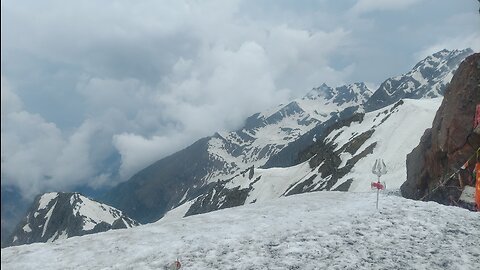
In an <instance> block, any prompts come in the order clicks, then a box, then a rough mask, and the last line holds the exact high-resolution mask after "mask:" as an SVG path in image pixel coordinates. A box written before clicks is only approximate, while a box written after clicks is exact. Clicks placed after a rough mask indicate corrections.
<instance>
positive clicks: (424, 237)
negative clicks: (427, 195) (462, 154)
mask: <svg viewBox="0 0 480 270" xmlns="http://www.w3.org/2000/svg"><path fill="white" fill-rule="evenodd" d="M479 243H480V215H479V213H474V212H469V211H467V210H465V209H460V208H456V207H448V206H443V205H439V204H436V203H433V202H418V201H411V200H407V199H404V198H401V197H397V196H394V195H388V194H381V196H380V209H379V210H375V193H372V192H366V193H354V192H345V193H342V192H313V193H308V194H300V195H295V196H289V197H284V198H280V199H275V200H272V201H269V202H267V203H261V204H256V205H247V206H242V207H237V208H231V209H225V210H221V211H216V212H212V213H208V214H203V215H196V216H191V217H187V218H183V219H181V220H178V219H171V220H168V219H162V220H160V221H158V222H156V223H152V224H148V225H143V226H138V227H135V228H132V229H129V230H120V231H109V232H105V233H99V234H95V235H85V236H81V237H73V238H70V239H65V240H60V241H56V242H54V243H37V244H31V245H25V246H18V247H9V248H4V249H2V250H1V266H2V269H166V268H165V267H166V266H167V265H169V264H171V263H172V262H173V261H174V260H175V259H176V258H178V259H179V260H180V262H181V263H182V265H183V267H182V269H186V270H187V269H195V270H202V269H209V270H210V269H356V270H360V269H429V270H432V269H452V270H453V269H455V270H457V269H467V270H468V269H472V270H474V269H475V270H476V269H478V267H479V266H480V244H479Z"/></svg>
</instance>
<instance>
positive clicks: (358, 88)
mask: <svg viewBox="0 0 480 270" xmlns="http://www.w3.org/2000/svg"><path fill="white" fill-rule="evenodd" d="M370 96H371V91H370V90H369V89H368V88H367V86H366V85H365V84H363V83H355V84H351V85H345V86H341V87H337V88H332V87H329V86H327V85H325V84H324V85H322V86H320V87H318V88H314V89H312V90H311V91H310V92H309V93H308V94H307V95H305V97H303V98H300V99H296V100H294V101H292V102H290V103H288V104H286V105H280V106H279V107H277V108H274V109H272V110H269V111H266V112H262V113H257V114H255V115H252V116H251V117H249V118H248V119H247V120H246V122H245V125H244V127H243V128H241V129H239V130H237V131H233V132H224V133H216V134H214V135H213V136H211V137H207V138H203V139H201V140H199V141H197V142H195V143H194V144H192V145H191V146H189V147H187V148H186V149H184V150H181V151H179V152H177V153H175V154H173V155H171V156H169V157H166V158H164V159H162V160H159V161H157V162H155V163H154V164H152V165H150V166H149V167H147V168H145V169H144V170H142V171H140V172H138V173H137V174H135V175H134V176H133V177H132V178H131V179H129V180H128V181H127V182H125V183H122V184H120V185H118V186H117V187H115V188H114V189H113V190H111V191H110V192H109V194H107V196H106V201H107V202H108V203H109V204H111V205H114V206H116V207H118V208H119V209H122V210H124V211H125V212H126V213H127V214H128V215H130V216H132V217H134V218H135V219H137V220H139V221H140V222H152V221H155V220H158V219H159V218H160V217H162V215H163V214H164V213H165V212H166V211H168V210H170V209H171V208H174V207H176V206H178V205H180V204H182V203H184V202H186V201H189V200H192V199H194V198H196V197H197V196H199V195H200V194H202V193H203V192H204V190H205V189H206V188H207V187H208V186H209V184H210V183H215V182H216V181H220V180H225V179H227V178H230V177H233V176H235V175H237V174H238V173H239V172H240V171H242V170H245V169H246V168H248V167H250V166H252V165H253V166H255V167H260V166H263V165H264V164H265V163H266V162H267V161H268V160H269V159H270V158H271V157H272V156H275V155H276V154H277V153H278V152H280V151H281V150H282V149H283V148H285V147H286V146H287V145H288V144H289V143H292V142H294V141H296V140H297V139H298V138H300V137H301V136H302V135H304V134H305V133H307V132H308V131H310V130H312V129H313V128H315V127H317V126H319V125H321V124H322V123H325V122H326V121H332V119H339V118H340V117H345V111H348V112H350V114H349V115H351V114H352V113H353V112H355V111H357V110H359V109H361V105H362V104H363V103H364V102H365V101H366V100H367V99H368V98H369V97H370ZM349 115H347V116H349Z"/></svg>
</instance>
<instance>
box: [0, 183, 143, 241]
mask: <svg viewBox="0 0 480 270" xmlns="http://www.w3.org/2000/svg"><path fill="white" fill-rule="evenodd" d="M138 225H139V223H138V222H137V221H135V220H133V219H131V218H129V217H127V216H126V215H124V214H123V213H122V211H120V210H118V209H115V208H113V207H111V206H108V205H106V204H103V203H99V202H96V201H93V200H91V199H89V198H87V197H85V196H83V195H81V194H79V193H61V192H51V193H45V194H43V195H41V196H38V197H37V199H36V200H35V202H34V203H33V205H32V208H31V209H30V210H29V212H28V213H27V216H26V217H25V218H24V220H23V221H22V222H21V223H20V224H19V225H18V226H17V228H16V229H15V231H14V232H13V234H12V235H11V236H10V238H9V240H8V242H7V245H22V244H30V243H35V242H53V241H56V240H59V239H66V238H69V237H72V236H79V235H85V234H91V233H97V232H103V231H107V230H110V229H120V228H131V227H134V226H138Z"/></svg>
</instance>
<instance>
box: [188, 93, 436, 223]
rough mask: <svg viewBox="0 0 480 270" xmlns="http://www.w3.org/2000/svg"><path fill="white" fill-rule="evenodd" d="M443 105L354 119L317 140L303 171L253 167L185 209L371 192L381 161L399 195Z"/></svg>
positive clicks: (405, 103) (403, 106)
mask: <svg viewBox="0 0 480 270" xmlns="http://www.w3.org/2000/svg"><path fill="white" fill-rule="evenodd" d="M441 100H442V99H441V98H437V99H422V100H410V99H407V100H401V101H399V102H397V103H396V104H394V105H390V106H387V107H385V108H383V109H380V110H377V111H373V112H369V113H358V114H355V115H354V116H352V117H351V118H349V119H345V120H343V121H339V122H338V123H337V124H335V125H333V126H331V127H330V128H329V130H327V131H326V132H325V133H324V135H323V136H320V137H318V138H316V142H315V143H314V144H313V145H312V146H311V147H310V148H307V149H306V150H305V151H304V152H303V153H302V154H301V160H300V161H299V164H298V165H295V166H291V167H286V168H268V169H263V168H256V167H254V166H251V167H250V168H248V169H246V170H245V171H242V172H240V173H238V174H237V175H236V176H234V177H232V178H229V179H225V180H224V181H217V182H214V183H211V184H210V185H209V186H208V188H206V189H205V191H204V192H203V194H201V195H200V196H198V197H197V198H195V199H194V200H192V201H190V202H187V203H186V204H185V205H186V206H183V207H182V209H183V211H185V214H186V215H193V214H199V213H205V212H209V211H213V210H217V209H222V208H228V207H232V206H238V205H242V204H248V203H253V202H259V201H265V200H271V199H273V198H277V197H280V196H286V195H292V194H296V193H304V192H310V191H318V190H340V191H367V190H370V183H371V182H372V181H375V180H376V178H375V176H374V175H373V174H372V172H371V168H372V165H373V164H374V162H375V160H376V159H377V158H383V159H384V161H385V163H386V164H387V168H388V174H387V175H386V176H384V178H383V180H384V181H385V182H386V184H387V186H388V188H389V189H393V190H395V189H398V188H399V187H400V185H401V184H402V183H403V182H404V181H405V179H406V177H407V172H406V166H405V162H406V156H407V154H408V153H410V151H411V150H412V149H413V148H414V147H415V146H416V145H417V144H418V142H419V141H420V138H421V136H422V134H423V132H424V130H425V129H426V128H428V127H429V126H430V125H431V123H432V121H433V118H434V116H435V112H436V111H437V109H438V107H439V106H440V103H441ZM312 143H313V142H312ZM302 161H303V162H302Z"/></svg>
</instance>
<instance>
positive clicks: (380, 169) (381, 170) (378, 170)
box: [371, 159, 387, 209]
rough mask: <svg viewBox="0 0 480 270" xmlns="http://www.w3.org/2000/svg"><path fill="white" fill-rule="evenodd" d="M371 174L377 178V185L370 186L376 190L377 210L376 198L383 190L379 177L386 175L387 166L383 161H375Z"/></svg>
mask: <svg viewBox="0 0 480 270" xmlns="http://www.w3.org/2000/svg"><path fill="white" fill-rule="evenodd" d="M372 173H373V174H375V175H377V177H378V178H377V183H372V184H371V186H372V187H375V188H376V189H377V202H376V208H377V209H378V197H379V193H380V189H384V186H383V185H382V184H381V183H380V176H382V175H384V174H386V173H387V166H386V165H385V162H383V159H377V160H375V164H373V168H372Z"/></svg>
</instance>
